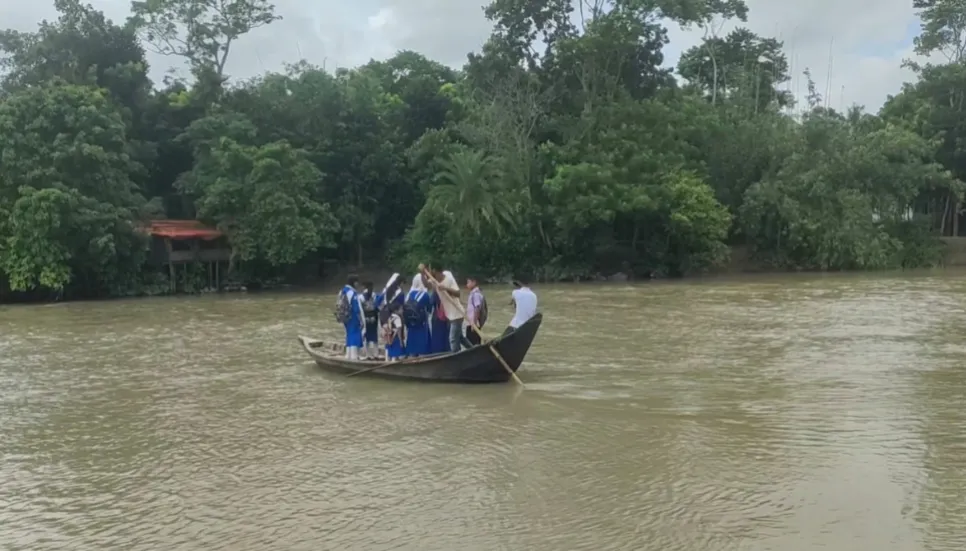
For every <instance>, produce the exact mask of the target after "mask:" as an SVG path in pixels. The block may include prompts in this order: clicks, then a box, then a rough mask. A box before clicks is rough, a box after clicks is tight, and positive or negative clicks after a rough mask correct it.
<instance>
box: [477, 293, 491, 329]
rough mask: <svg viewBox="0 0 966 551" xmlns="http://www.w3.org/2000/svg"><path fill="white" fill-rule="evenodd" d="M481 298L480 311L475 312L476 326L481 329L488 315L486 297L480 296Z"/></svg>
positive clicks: (488, 309)
mask: <svg viewBox="0 0 966 551" xmlns="http://www.w3.org/2000/svg"><path fill="white" fill-rule="evenodd" d="M481 298H482V299H483V300H482V301H480V311H479V312H478V313H477V314H476V324H477V327H479V328H480V329H483V326H484V325H486V318H488V317H490V308H489V307H488V306H487V305H486V297H481Z"/></svg>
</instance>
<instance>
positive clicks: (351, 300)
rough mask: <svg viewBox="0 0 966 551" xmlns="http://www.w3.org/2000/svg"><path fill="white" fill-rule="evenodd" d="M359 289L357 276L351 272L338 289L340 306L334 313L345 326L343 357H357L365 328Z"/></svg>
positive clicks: (356, 358)
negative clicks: (339, 289)
mask: <svg viewBox="0 0 966 551" xmlns="http://www.w3.org/2000/svg"><path fill="white" fill-rule="evenodd" d="M360 290H361V285H360V284H359V277H358V276H356V275H355V274H352V275H350V276H349V278H348V280H347V281H346V284H345V286H343V287H342V290H341V291H339V299H338V303H339V305H340V307H339V308H337V310H339V311H337V313H336V315H337V316H338V317H341V318H342V324H343V325H344V326H345V357H346V359H349V360H358V359H359V351H360V350H361V349H362V344H363V336H364V335H363V334H364V333H365V330H366V317H365V313H364V312H363V311H362V300H360V299H361V293H360V292H359V291H360Z"/></svg>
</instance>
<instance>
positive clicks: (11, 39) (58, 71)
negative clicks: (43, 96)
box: [0, 0, 151, 108]
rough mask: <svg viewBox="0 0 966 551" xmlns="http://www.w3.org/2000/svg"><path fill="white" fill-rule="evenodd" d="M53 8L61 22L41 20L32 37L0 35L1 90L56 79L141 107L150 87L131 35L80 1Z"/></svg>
mask: <svg viewBox="0 0 966 551" xmlns="http://www.w3.org/2000/svg"><path fill="white" fill-rule="evenodd" d="M54 5H55V6H56V7H57V11H58V12H60V17H59V18H58V19H57V21H55V22H53V23H51V22H48V21H42V22H41V23H40V26H39V29H38V30H37V31H36V32H33V33H24V32H18V31H14V30H5V31H0V51H2V52H3V53H4V54H6V57H5V59H4V60H3V63H2V66H3V67H4V68H5V69H6V71H7V72H6V74H5V75H4V77H3V88H4V89H6V90H8V91H13V90H19V89H22V88H24V87H28V86H38V85H42V84H43V83H45V82H47V81H49V80H51V79H60V80H63V81H64V82H67V83H70V84H85V85H91V86H97V87H101V88H104V89H106V90H108V91H109V92H110V93H111V96H112V97H113V98H114V99H115V100H116V101H117V102H118V103H119V105H122V106H125V107H128V108H137V107H138V106H139V105H141V104H143V102H144V101H145V99H146V98H147V95H148V93H149V91H150V87H151V83H150V81H149V79H148V77H147V63H146V62H145V60H144V50H143V48H142V47H141V44H140V43H139V42H138V39H137V36H136V35H135V34H134V32H133V31H132V30H130V29H127V28H124V27H119V26H117V25H115V24H114V23H113V22H112V21H111V20H109V19H107V18H106V17H104V14H103V13H102V12H100V11H97V10H95V9H94V8H93V7H91V6H90V4H81V3H80V2H79V0H56V1H55V2H54Z"/></svg>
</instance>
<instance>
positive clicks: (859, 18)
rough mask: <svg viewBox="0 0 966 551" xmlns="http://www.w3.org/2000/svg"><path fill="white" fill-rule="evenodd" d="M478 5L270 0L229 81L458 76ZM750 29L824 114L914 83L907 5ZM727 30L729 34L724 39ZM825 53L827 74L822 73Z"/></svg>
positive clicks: (21, 14)
mask: <svg viewBox="0 0 966 551" xmlns="http://www.w3.org/2000/svg"><path fill="white" fill-rule="evenodd" d="M483 1H484V0H350V1H344V0H276V2H277V4H276V6H277V13H278V14H279V15H281V16H282V17H283V18H284V19H283V20H282V21H278V22H276V23H274V24H272V25H270V26H268V27H265V28H262V29H257V30H256V31H254V32H252V33H251V34H250V35H249V36H247V37H246V38H245V39H244V40H243V41H241V42H239V43H238V44H237V47H236V48H235V49H234V51H233V53H232V55H231V58H230V59H229V63H228V71H229V73H230V74H231V75H233V76H235V77H248V76H252V75H255V74H259V73H262V72H264V71H267V70H273V69H277V68H279V67H280V66H281V64H282V63H284V62H293V61H297V60H298V59H299V58H303V57H304V58H305V59H307V60H309V61H311V62H313V63H317V64H322V63H323V62H324V63H325V64H326V66H327V67H333V66H339V65H356V64H359V63H364V62H366V61H368V60H369V59H370V58H377V59H379V58H385V57H389V56H391V55H392V54H393V53H394V52H395V51H397V50H400V49H411V50H416V51H419V52H421V53H423V54H425V55H427V56H429V57H431V58H434V59H437V60H439V61H441V62H444V63H447V64H450V65H453V66H457V67H458V66H460V65H462V63H463V62H464V61H465V58H466V53H467V52H468V51H471V50H475V49H478V48H479V47H480V46H481V45H482V43H483V41H484V40H485V38H486V36H487V35H488V33H489V25H488V24H487V21H486V20H485V19H484V17H483V11H482V7H481V4H482V3H483ZM88 2H90V3H91V4H93V5H94V6H95V7H97V8H98V9H102V10H103V11H104V12H105V13H107V14H108V16H109V17H111V18H113V19H115V20H123V19H124V18H125V17H126V16H127V13H128V5H129V2H128V0H88ZM747 2H748V5H749V8H750V10H751V13H750V16H749V21H748V26H749V27H750V28H751V29H752V30H753V31H755V32H758V33H759V34H762V35H766V36H775V37H778V38H780V39H781V40H783V41H784V42H785V50H786V53H787V55H788V57H789V60H790V62H791V64H792V69H793V70H794V73H795V74H796V75H797V76H795V78H794V79H793V82H791V83H790V84H789V87H790V89H791V90H792V91H793V92H796V93H797V94H796V95H798V96H801V95H803V94H804V91H805V90H804V89H805V84H804V79H803V78H801V77H800V74H801V71H802V70H803V69H804V68H805V67H810V68H811V69H812V75H813V77H814V78H815V80H816V81H817V83H818V87H819V89H820V90H824V89H825V88H826V86H828V87H829V89H830V90H831V94H829V101H830V105H831V106H833V107H843V106H848V105H851V104H852V103H858V104H861V105H865V106H866V108H867V109H869V110H876V109H878V107H879V106H880V105H881V104H882V102H883V101H884V100H885V98H886V96H887V95H888V94H892V93H896V92H897V91H898V90H899V87H900V85H901V84H902V82H903V81H907V80H911V78H912V75H911V74H910V73H909V72H908V71H906V70H904V69H902V68H901V67H900V63H901V61H902V59H903V58H908V57H910V56H911V55H912V52H911V50H912V46H911V45H912V38H913V37H914V36H915V35H916V34H917V33H918V30H919V22H918V19H917V18H916V15H915V13H914V11H913V9H912V0H809V1H807V2H797V1H793V0H747ZM54 17H56V13H55V10H54V8H53V2H52V0H34V1H30V0H0V27H13V28H16V29H21V30H30V29H33V28H35V25H36V23H37V21H39V20H41V19H43V18H54ZM727 30H728V28H727V27H725V29H724V32H727ZM700 38H701V35H700V32H699V31H690V32H689V31H682V30H680V29H676V28H675V29H672V30H671V39H672V41H671V44H670V46H669V47H668V48H667V49H666V50H665V56H666V64H667V65H669V66H670V65H674V64H675V63H676V62H677V58H678V56H679V55H680V52H681V51H683V50H685V49H687V48H689V47H690V46H692V45H694V44H695V43H697V42H698V41H699V40H700ZM830 53H831V57H832V70H831V72H829V71H828V60H829V55H830ZM149 61H150V62H151V64H152V77H154V78H155V80H160V78H161V77H163V75H164V74H165V71H166V70H167V69H168V68H169V67H170V66H171V63H172V60H171V59H170V58H163V57H158V56H152V57H150V58H149Z"/></svg>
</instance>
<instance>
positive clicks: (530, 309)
mask: <svg viewBox="0 0 966 551" xmlns="http://www.w3.org/2000/svg"><path fill="white" fill-rule="evenodd" d="M510 306H513V307H514V308H516V312H515V313H514V314H513V319H511V320H510V325H509V326H508V327H507V328H506V330H505V331H504V332H503V334H504V335H505V334H507V333H510V332H511V331H513V330H515V329H516V328H517V327H520V326H521V325H523V324H524V323H526V322H528V321H530V318H532V317H533V316H536V315H537V294H536V293H534V292H533V290H531V289H530V287H529V286H528V285H527V282H526V280H525V279H523V278H519V277H518V278H517V279H514V280H513V298H512V299H511V300H510Z"/></svg>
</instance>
